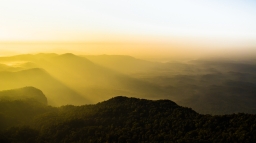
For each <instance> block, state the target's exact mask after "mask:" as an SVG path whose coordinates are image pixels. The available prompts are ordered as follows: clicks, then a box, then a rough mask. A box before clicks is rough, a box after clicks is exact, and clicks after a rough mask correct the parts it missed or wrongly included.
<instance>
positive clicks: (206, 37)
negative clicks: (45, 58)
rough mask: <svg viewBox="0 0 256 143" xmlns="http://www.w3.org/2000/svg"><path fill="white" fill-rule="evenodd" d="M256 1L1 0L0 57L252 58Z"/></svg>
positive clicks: (255, 32)
mask: <svg viewBox="0 0 256 143" xmlns="http://www.w3.org/2000/svg"><path fill="white" fill-rule="evenodd" d="M255 6H256V3H255V2H254V1H252V0H245V1H238V0H235V1H231V0H226V1H213V0H211V1H203V0H198V1H193V2H192V1H189V0H182V1H157V2H156V1H153V0H150V1H147V3H145V2H142V1H133V0H132V1H125V2H124V1H122V2H121V1H116V0H111V1H108V2H106V1H79V0H77V1H72V2H70V1H59V0H56V1H48V0H46V1H41V2H35V1H32V0H24V1H18V0H10V1H1V2H0V13H1V15H0V19H1V22H0V25H1V26H0V56H4V55H6V56H9V55H15V54H26V53H40V52H44V53H45V52H47V53H49V52H53V53H67V52H70V53H75V54H80V55H81V54H91V55H101V54H109V55H130V56H134V57H138V58H144V59H191V58H205V57H228V58H237V59H239V58H248V57H250V58H253V57H255V56H256V54H254V53H256V42H255V41H256V27H255V25H256V20H255V19H256V10H255Z"/></svg>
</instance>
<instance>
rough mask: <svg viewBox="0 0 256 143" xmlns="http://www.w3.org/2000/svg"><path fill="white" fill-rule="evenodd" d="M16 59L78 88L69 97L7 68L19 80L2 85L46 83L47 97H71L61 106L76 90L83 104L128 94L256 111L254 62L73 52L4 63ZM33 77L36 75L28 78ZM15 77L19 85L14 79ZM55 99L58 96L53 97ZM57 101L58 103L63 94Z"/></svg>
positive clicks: (214, 110) (201, 108)
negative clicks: (154, 59)
mask: <svg viewBox="0 0 256 143" xmlns="http://www.w3.org/2000/svg"><path fill="white" fill-rule="evenodd" d="M85 57H86V58H85ZM14 61H19V62H23V64H21V65H20V68H21V69H30V68H33V67H39V68H41V69H44V70H45V71H47V73H49V74H50V75H51V76H52V77H54V78H55V81H56V80H57V81H60V82H61V83H62V85H65V88H69V89H70V90H71V89H72V90H71V91H72V92H67V93H69V94H68V95H67V94H62V93H66V92H63V91H62V90H60V89H62V88H61V87H58V86H54V84H46V80H45V79H44V80H43V81H44V82H42V84H44V86H40V87H38V86H37V85H41V84H40V83H36V82H37V81H38V80H35V79H37V78H39V77H40V76H39V77H36V76H34V77H33V80H32V81H33V83H34V84H35V85H33V84H29V85H27V83H28V81H27V83H26V84H21V85H19V84H17V83H18V82H19V81H20V79H19V78H14V77H12V76H8V74H7V75H6V73H8V72H7V71H8V70H2V71H5V72H1V74H2V75H3V76H2V77H3V78H2V79H5V77H12V78H13V79H12V81H13V82H11V83H8V82H7V84H2V85H3V86H2V87H0V88H2V89H10V88H18V87H22V86H35V87H38V88H41V87H45V85H46V87H47V88H41V89H42V90H43V92H44V93H46V96H48V93H47V91H48V90H50V91H51V93H53V92H56V94H57V95H56V96H57V97H61V96H64V97H65V95H67V96H68V97H67V98H62V99H61V100H65V102H63V103H61V104H58V105H63V104H67V103H69V101H68V100H71V98H69V97H72V96H71V95H72V93H73V92H75V94H73V95H78V96H74V97H77V100H76V101H78V102H77V104H82V102H79V101H80V100H79V99H78V97H79V95H81V96H83V98H85V99H86V101H87V103H88V102H89V103H96V102H98V101H101V100H105V99H108V98H110V97H113V96H116V95H125V96H135V97H144V98H149V99H159V98H167V99H171V100H173V101H175V102H177V103H179V104H181V105H183V106H188V107H192V108H193V109H195V110H196V111H197V112H199V113H211V114H226V113H237V112H246V113H255V108H256V106H255V105H256V100H255V99H256V98H255V97H256V96H255V95H256V90H255V89H256V86H255V85H256V80H255V79H256V74H255V69H256V65H255V64H254V63H253V62H249V63H247V62H245V61H239V62H238V61H230V60H214V59H212V60H209V59H208V60H193V61H188V62H167V63H158V62H148V61H144V60H140V59H136V58H133V57H130V56H123V55H122V56H117V55H114V56H113V55H100V56H83V57H81V56H77V55H74V54H72V53H67V54H63V55H57V54H53V53H50V54H44V53H41V54H36V55H29V54H28V55H18V56H13V57H0V62H1V63H4V62H5V63H6V62H7V63H8V62H14ZM5 68H13V67H12V66H9V67H6V66H2V69H5ZM17 70H18V69H16V70H9V71H17ZM4 75H6V76H4ZM29 75H30V73H28V74H26V75H24V76H29ZM31 75H33V74H32V73H31ZM28 79H29V78H28ZM15 80H17V83H15V82H14V81H15ZM24 80H25V79H24ZM0 83H1V82H0ZM2 83H3V82H2ZM49 83H51V82H49ZM7 85H10V87H8V86H7ZM14 85H17V86H14ZM56 85H58V84H56ZM4 87H5V88H4ZM56 87H57V88H56ZM63 88H64V87H63ZM45 89H47V90H46V91H45ZM51 93H50V94H51ZM69 95H70V96H69ZM49 101H53V100H50V99H49ZM55 101H56V102H57V98H55ZM81 101H84V100H81ZM73 103H76V102H72V104H73ZM52 105H53V103H52Z"/></svg>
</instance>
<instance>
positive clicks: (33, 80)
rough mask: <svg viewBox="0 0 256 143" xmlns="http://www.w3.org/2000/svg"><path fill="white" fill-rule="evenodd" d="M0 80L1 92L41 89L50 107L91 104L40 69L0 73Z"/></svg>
mask: <svg viewBox="0 0 256 143" xmlns="http://www.w3.org/2000/svg"><path fill="white" fill-rule="evenodd" d="M0 79H1V80H0V85H1V86H0V89H1V90H4V89H11V88H19V87H24V86H34V87H36V88H39V89H41V90H42V91H43V92H44V93H45V95H46V96H47V98H48V99H49V104H50V105H57V106H59V105H65V104H75V105H78V104H84V103H89V101H87V100H86V99H84V98H83V97H81V96H80V95H79V94H77V93H76V92H74V91H73V90H71V89H70V88H69V87H67V86H65V85H64V84H63V83H61V82H60V81H58V80H56V79H55V78H53V77H52V76H51V75H50V74H48V73H47V72H46V71H45V70H43V69H40V68H33V69H28V70H22V71H18V72H0Z"/></svg>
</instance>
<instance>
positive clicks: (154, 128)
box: [0, 96, 256, 143]
mask: <svg viewBox="0 0 256 143" xmlns="http://www.w3.org/2000/svg"><path fill="white" fill-rule="evenodd" d="M0 105H1V108H0V125H1V126H0V127H1V132H0V142H56V143H57V142H58V143H59V142H116V143H117V142H121V143H123V142H130V143H133V142H177V143H184V142H204V143H205V142H216V143H217V142H218V143H219V142H225V143H226V142H243V143H246V142H248V143H252V142H254V141H255V140H256V115H251V114H242V113H240V114H231V115H223V116H211V115H201V114H198V113H196V112H195V111H193V110H192V109H190V108H184V107H181V106H179V105H177V104H176V103H174V102H172V101H170V100H156V101H152V100H146V99H138V98H128V97H122V96H118V97H114V98H111V99H109V100H107V101H103V102H100V103H97V104H95V105H82V106H73V105H66V106H62V107H58V108H57V107H50V106H46V105H42V104H36V101H35V102H31V101H17V100H16V101H1V103H0ZM14 117H22V118H19V122H17V121H16V120H14V119H16V118H14ZM25 117H27V118H25ZM6 122H8V124H9V126H6Z"/></svg>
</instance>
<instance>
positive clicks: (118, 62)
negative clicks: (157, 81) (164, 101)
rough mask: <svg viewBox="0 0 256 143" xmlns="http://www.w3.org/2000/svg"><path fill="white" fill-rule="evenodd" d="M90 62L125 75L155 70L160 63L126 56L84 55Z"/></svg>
mask: <svg viewBox="0 0 256 143" xmlns="http://www.w3.org/2000/svg"><path fill="white" fill-rule="evenodd" d="M84 57H86V58H87V59H89V60H90V61H92V62H94V63H96V64H99V65H101V66H104V67H107V68H110V69H112V70H115V71H118V72H121V73H125V74H138V73H140V72H142V73H145V71H147V72H149V71H152V70H155V69H156V68H157V67H159V65H161V63H157V62H150V61H145V60H141V59H136V58H134V57H131V56H127V55H97V56H95V55H86V56H84Z"/></svg>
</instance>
